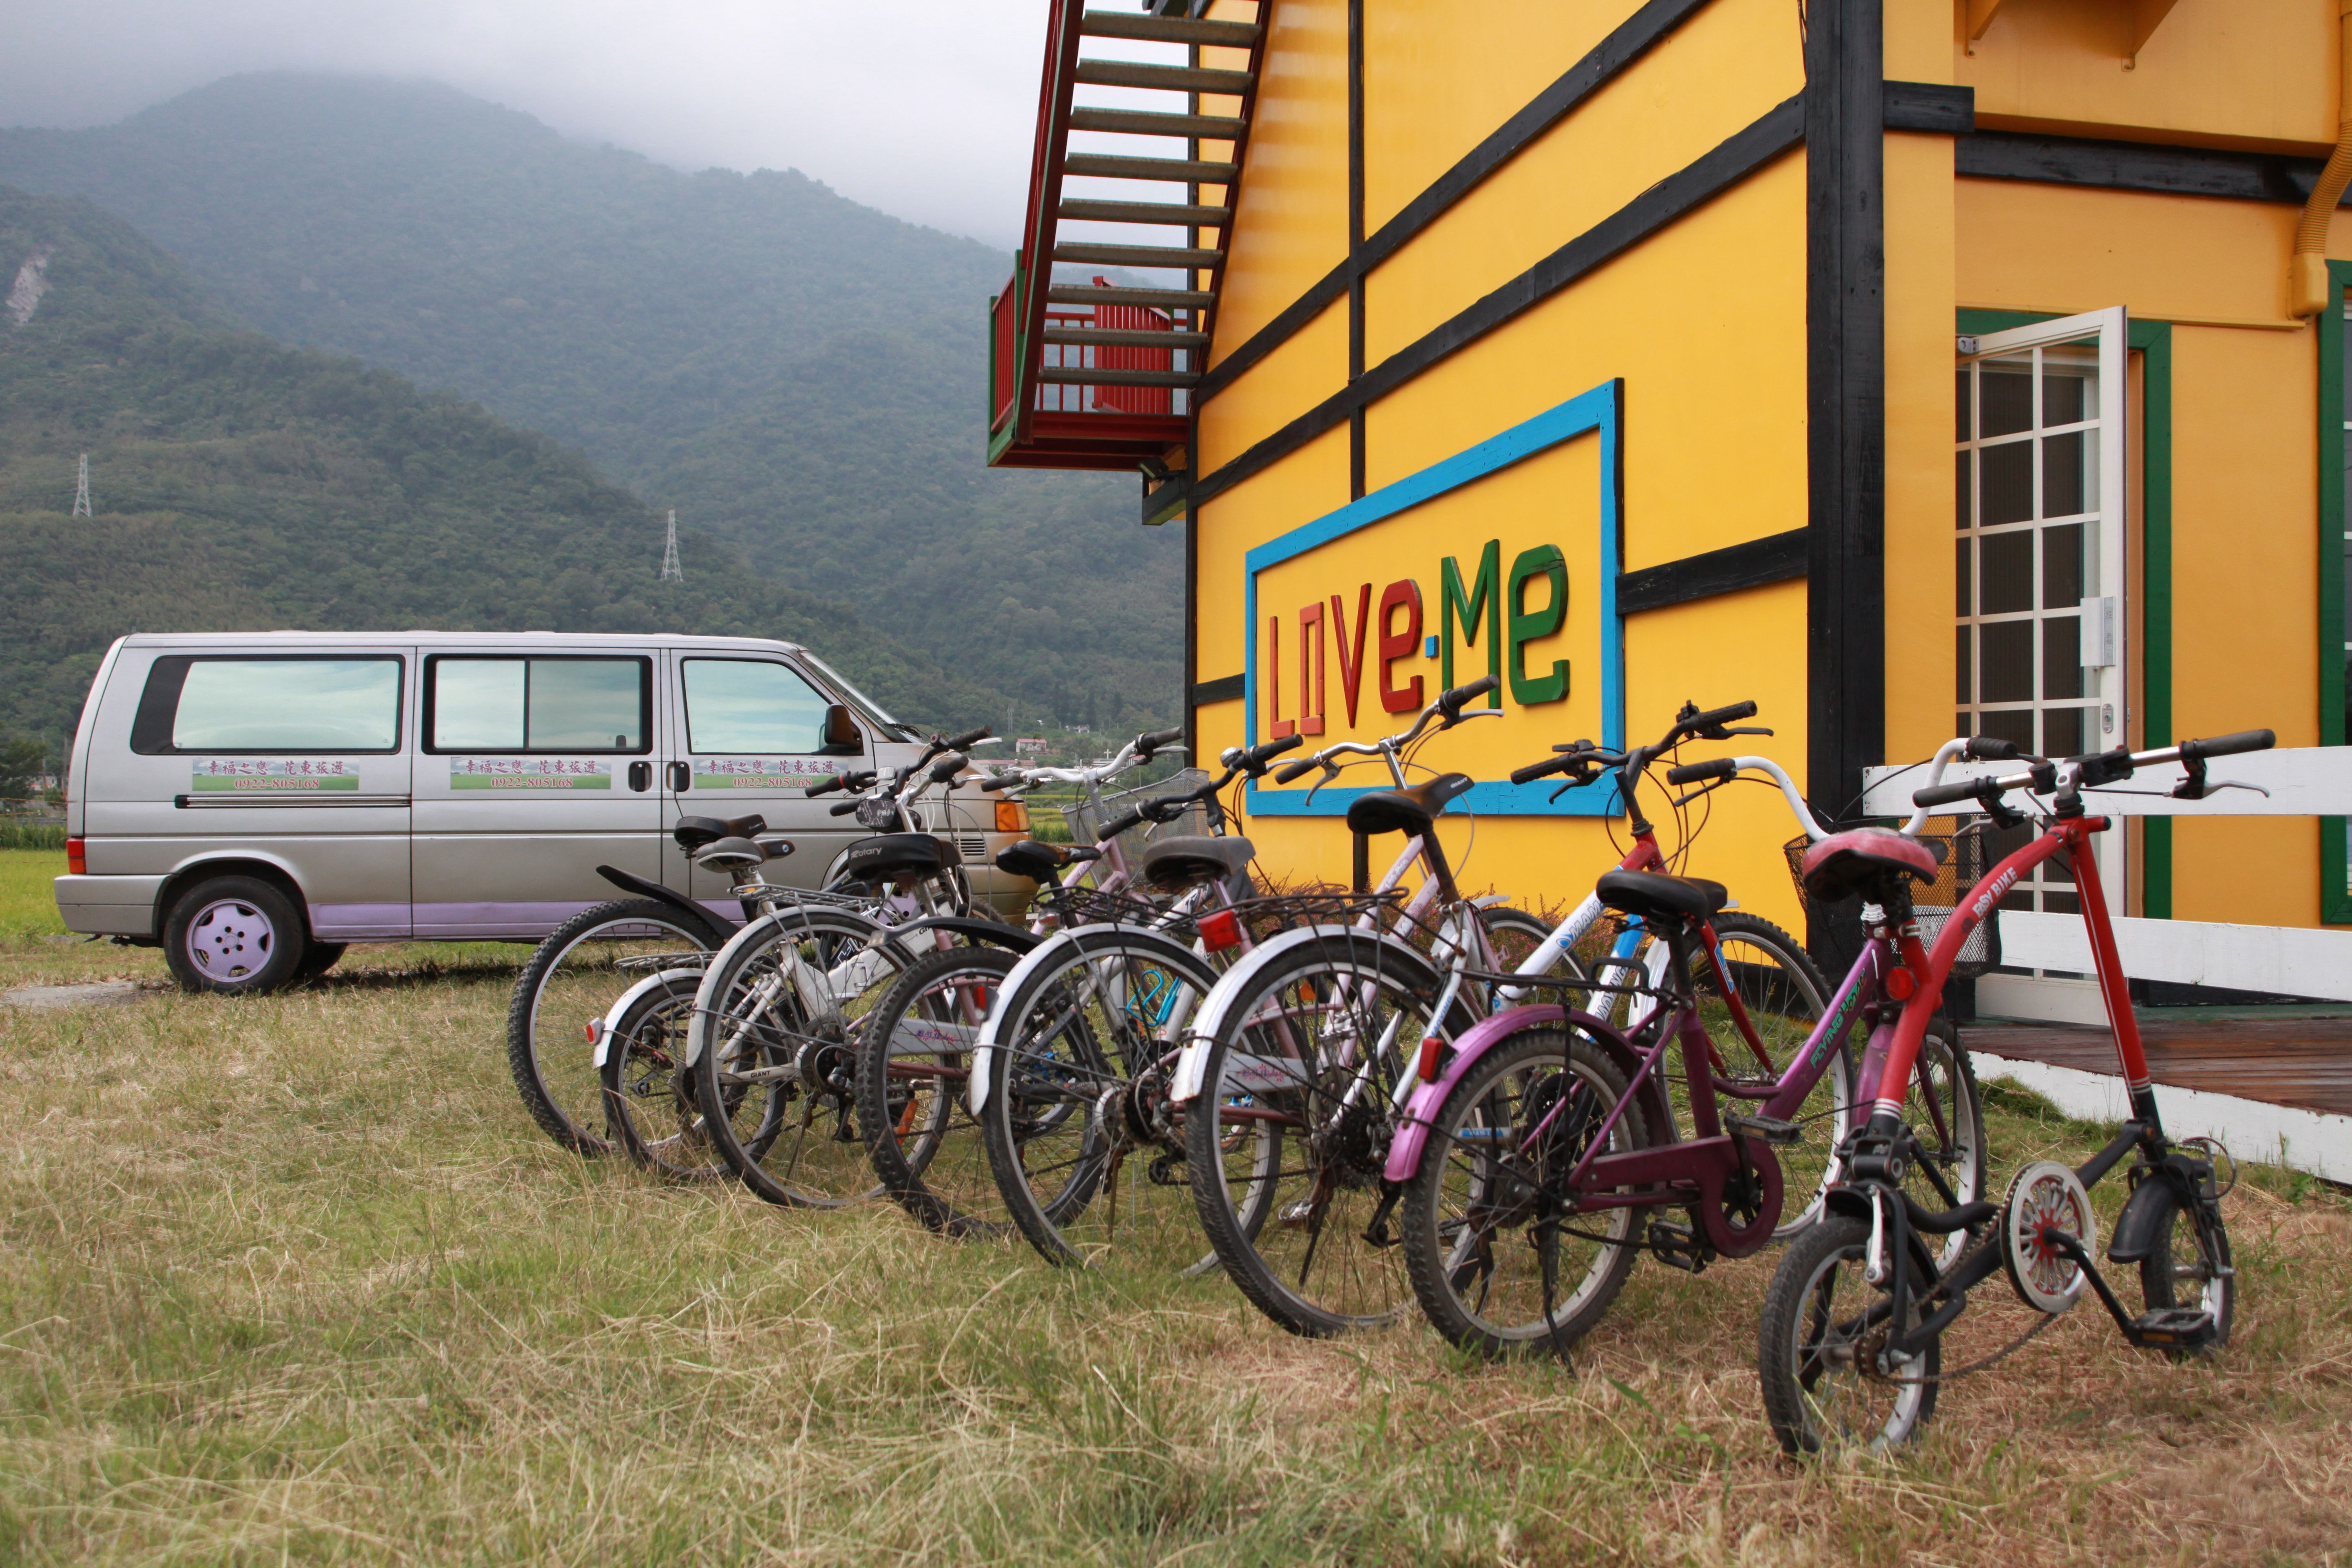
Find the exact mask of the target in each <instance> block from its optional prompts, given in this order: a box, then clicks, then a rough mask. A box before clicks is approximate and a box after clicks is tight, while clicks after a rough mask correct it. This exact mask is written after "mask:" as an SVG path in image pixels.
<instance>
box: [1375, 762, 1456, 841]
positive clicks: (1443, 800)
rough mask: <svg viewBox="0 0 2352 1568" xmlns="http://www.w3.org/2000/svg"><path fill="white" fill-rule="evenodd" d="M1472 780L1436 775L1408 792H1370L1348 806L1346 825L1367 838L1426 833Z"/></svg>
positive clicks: (1407, 790)
mask: <svg viewBox="0 0 2352 1568" xmlns="http://www.w3.org/2000/svg"><path fill="white" fill-rule="evenodd" d="M1474 782H1475V781H1474V780H1472V778H1471V777H1470V775H1469V774H1468V773H1440V774H1439V775H1438V776H1437V777H1435V778H1433V779H1432V780H1430V781H1429V782H1428V783H1427V784H1415V785H1413V786H1412V788H1411V789H1383V790H1374V791H1373V792H1372V793H1371V794H1370V795H1359V796H1357V797H1356V800H1355V803H1354V804H1353V805H1349V807H1348V826H1349V830H1350V831H1351V832H1356V833H1360V834H1363V835H1365V836H1366V837H1372V836H1374V835H1376V834H1381V833H1410V834H1413V835H1415V836H1416V837H1418V836H1419V835H1422V834H1424V833H1427V832H1428V831H1429V829H1430V826H1431V825H1432V824H1433V823H1434V822H1435V821H1436V820H1437V818H1438V816H1440V815H1441V814H1442V813H1443V812H1444V810H1445V807H1446V805H1447V804H1448V803H1450V802H1452V801H1453V800H1454V799H1455V798H1457V797H1458V796H1460V795H1465V794H1467V793H1468V792H1469V790H1470V788H1471V786H1472V784H1473V783H1474Z"/></svg>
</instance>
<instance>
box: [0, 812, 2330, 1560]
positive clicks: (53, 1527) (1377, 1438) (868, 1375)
mask: <svg viewBox="0 0 2352 1568" xmlns="http://www.w3.org/2000/svg"><path fill="white" fill-rule="evenodd" d="M59 860H60V857H58V856H55V855H52V854H15V853H11V854H6V855H0V931H5V932H6V933H8V934H6V935H5V936H0V990H5V989H7V988H9V987H13V986H16V985H21V984H28V983H44V984H57V983H62V982H68V981H80V980H89V979H96V978H100V977H127V978H131V979H135V980H137V981H139V982H140V983H141V984H142V987H143V989H142V993H141V994H140V996H139V999H138V1000H137V1001H136V1002H135V1003H134V1004H132V1005H121V1006H101V1007H89V1008H84V1009H79V1010H68V1011H61V1012H48V1013H24V1012H17V1011H13V1010H9V1009H6V1008H0V1079H5V1085H6V1093H5V1099H0V1258H5V1267H0V1562H5V1563H66V1562H89V1561H106V1562H110V1563H278V1562H289V1561H290V1562H301V1563H341V1562H356V1563H457V1562H465V1563H564V1564H584V1563H679V1562H686V1563H706V1562H707V1563H796V1562H810V1563H819V1562H824V1563H831V1562H842V1561H866V1562H877V1563H916V1562H921V1563H941V1562H964V1561H974V1562H992V1563H994V1562H1003V1563H1024V1564H1026V1563H1185V1564H1192V1565H1198V1564H1208V1563H1302V1562H1304V1563H1584V1562H1605V1563H1618V1562H1624V1563H1649V1562H1689V1563H1707V1564H1717V1563H1816V1562H1853V1563H1988V1564H2001V1565H2003V1568H2023V1565H2025V1564H2036V1565H2039V1564H2046V1563H2107V1562H2111V1561H2114V1560H2116V1559H2118V1558H2126V1557H2128V1558H2129V1559H2130V1560H2132V1561H2134V1562H2138V1563H2160V1564H2171V1563H2182V1564H2189V1563H2324V1562H2331V1561H2332V1562H2336V1563H2352V1546H2347V1543H2352V1205H2347V1203H2346V1202H2345V1201H2344V1200H2343V1199H2342V1198H2341V1197H2339V1196H2338V1195H2337V1194H2336V1193H2334V1192H2333V1191H2332V1190H2330V1189H2327V1188H2325V1187H2321V1186H2317V1185H2315V1184H2311V1183H2309V1182H2305V1181H2297V1180H2292V1179H2289V1178H2285V1177H2283V1176H2281V1175H2280V1174H2279V1173H2275V1172H2265V1171H2261V1170H2250V1172H2249V1174H2248V1179H2247V1181H2246V1182H2245V1183H2244V1184H2242V1185H2241V1187H2240V1188H2239V1190H2238V1192H2237V1193H2236V1194H2233V1195H2232V1196H2231V1198H2230V1199H2229V1200H2228V1204H2229V1215H2230V1220H2231V1234H2232V1237H2233V1240H2234V1241H2235V1244H2236V1247H2237V1253H2238V1264H2239V1268H2240V1269H2241V1288H2242V1289H2241V1297H2240V1305H2239V1315H2238V1334H2237V1338H2236V1341H2235V1342H2233V1344H2232V1345H2231V1348H2230V1349H2229V1350H2228V1352H2226V1353H2224V1354H2223V1355H2221V1357H2220V1358H2218V1359H2217V1360H2214V1361H2212V1362H2210V1363H2199V1364H2191V1365H2174V1364H2172V1363H2167V1362H2164V1361H2161V1360H2158V1359H2154V1358H2152V1357H2147V1356H2143V1355H2141V1354H2138V1353H2136V1352H2130V1351H2127V1350H2126V1349H2125V1348H2124V1347H2123V1346H2122V1344H2121V1343H2120V1342H2119V1341H2118V1340H2117V1338H2116V1335H2115V1334H2114V1333H2113V1331H2112V1330H2111V1329H2110V1328H2109V1327H2108V1326H2107V1325H2106V1324H2105V1321H2104V1320H2101V1319H2096V1318H2095V1317H2094V1316H2093V1311H2092V1310H2091V1309H2085V1310H2084V1311H2081V1312H2078V1313H2076V1314H2074V1315H2073V1316H2072V1317H2071V1318H2069V1319H2067V1320H2065V1321H2062V1322H2060V1323H2059V1324H2058V1325H2057V1326H2056V1327H2055V1328H2053V1330H2051V1331H2049V1332H2047V1333H2045V1334H2043V1335H2042V1337H2041V1338H2039V1339H2038V1340H2036V1341H2035V1342H2033V1343H2032V1344H2031V1345H2030V1346H2028V1347H2027V1348H2026V1349H2025V1350H2024V1351H2022V1352H2021V1353H2019V1354H2018V1355H2017V1356H2015V1357H2014V1358H2012V1359H2011V1360H2010V1361H2009V1362H2007V1363H2004V1364H2003V1365H2001V1366H2000V1368H1998V1369H1997V1370H1995V1371H1993V1372H1991V1373H1987V1374H1985V1375H1983V1376H1981V1377H1977V1378H1971V1379H1967V1380H1964V1381H1961V1382H1959V1383H1957V1384H1953V1385H1951V1386H1949V1387H1948V1388H1947V1389H1946V1390H1945V1391H1944V1400H1943V1405H1942V1410H1941V1412H1940V1414H1939V1415H1938V1417H1937V1422H1936V1423H1935V1425H1934V1426H1931V1427H1930V1428H1929V1435H1928V1436H1927V1440H1926V1441H1925V1442H1924V1443H1923V1444H1922V1445H1921V1446H1920V1447H1918V1448H1917V1449H1916V1451H1914V1452H1912V1453H1911V1454H1910V1455H1908V1456H1907V1457H1906V1458H1904V1459H1902V1460H1901V1461H1900V1462H1898V1463H1858V1464H1853V1465H1848V1466H1843V1467H1826V1468H1824V1467H1817V1466H1797V1465H1792V1464H1790V1463H1788V1462H1786V1461H1784V1460H1783V1459H1781V1458H1780V1456H1779V1454H1778V1451H1777V1449H1776V1448H1775V1447H1773V1445H1772V1442H1771V1438H1770V1436H1769V1432H1768V1431H1767V1429H1766V1427H1765V1426H1764V1425H1763V1423H1762V1421H1761V1419H1760V1416H1759V1407H1758V1400H1757V1394H1756V1388H1755V1378H1754V1373H1753V1355H1754V1350H1753V1347H1754V1340H1755V1312H1756V1309H1757V1305H1758V1301H1759V1298H1760V1296H1761V1293H1762V1290H1763V1287H1764V1284H1765V1281H1766V1279H1768V1278H1769V1271H1770V1268H1771V1258H1769V1256H1768V1257H1767V1258H1760V1259H1755V1260H1750V1261H1748V1262H1745V1263H1740V1264H1730V1265H1718V1266H1717V1268H1713V1269H1710V1270H1709V1271H1708V1272H1707V1273H1706V1275H1705V1276H1704V1277H1702V1278H1698V1279H1692V1278H1689V1277H1686V1276H1683V1275H1679V1274H1675V1273H1672V1272H1669V1271H1668V1270H1666V1269H1664V1268H1659V1267H1657V1266H1655V1265H1654V1264H1649V1263H1644V1264H1643V1265H1642V1266H1641V1267H1640V1268H1637V1269H1636V1270H1635V1273H1634V1275H1633V1283H1632V1284H1631V1285H1630V1286H1629V1287H1628V1289H1627V1292H1626V1294H1625V1296H1624V1297H1623V1298H1622V1299H1621V1300H1620V1303H1619V1305H1618V1308H1617V1310H1616V1312H1615V1314H1614V1315H1613V1317H1612V1318H1611V1319H1610V1320H1609V1321H1607V1322H1605V1323H1604V1324H1603V1325H1602V1326H1601V1329H1600V1330H1598V1331H1596V1332H1595V1333H1594V1335H1593V1336H1592V1337H1591V1339H1590V1340H1588V1341H1587V1342H1586V1343H1585V1345H1584V1346H1583V1347H1582V1348H1581V1350H1580V1354H1579V1356H1578V1358H1577V1362H1576V1365H1575V1367H1574V1369H1573V1370H1572V1371H1565V1372H1564V1371H1561V1370H1559V1369H1557V1368H1554V1367H1550V1366H1544V1365H1535V1366H1511V1367H1500V1368H1496V1367H1486V1366H1474V1365H1470V1364H1466V1363H1464V1362H1462V1361H1460V1360H1459V1359H1457V1358H1456V1357H1455V1356H1454V1355H1453V1354H1451V1353H1450V1352H1447V1351H1446V1350H1445V1349H1444V1347H1443V1346H1442V1345H1441V1343H1440V1342H1438V1341H1437V1340H1436V1339H1435V1338H1434V1336H1433V1335H1432V1334H1431V1333H1429V1332H1428V1331H1425V1330H1423V1328H1421V1327H1420V1326H1419V1325H1418V1324H1413V1325H1409V1326H1406V1327H1403V1328H1401V1329H1398V1330H1396V1331H1391V1332H1388V1333H1383V1334H1380V1335H1376V1336H1372V1337H1369V1338H1364V1339H1359V1340H1353V1341H1347V1342H1324V1343H1309V1342H1303V1341H1299V1340H1295V1339H1292V1338H1289V1337H1287V1336H1286V1335H1285V1334H1283V1333H1282V1332H1280V1331H1277V1330H1276V1329H1275V1328H1273V1327H1272V1326H1271V1325H1270V1324H1268V1323H1266V1322H1265V1321H1262V1320H1260V1319H1259V1318H1258V1317H1257V1316H1256V1315H1255V1312H1254V1311H1253V1310H1251V1309H1250V1308H1248V1307H1247V1306H1246V1304H1244V1302H1242V1301H1241V1300H1240V1299H1239V1297H1238V1296H1237V1295H1236V1294H1235V1293H1234V1291H1232V1290H1231V1289H1230V1288H1228V1287H1226V1286H1224V1285H1223V1283H1222V1282H1221V1281H1219V1280H1217V1279H1200V1280H1193V1281H1184V1280H1181V1279H1177V1278H1175V1277H1174V1273H1175V1271H1174V1268H1172V1266H1171V1265H1172V1264H1173V1263H1174V1262H1175V1261H1178V1260H1180V1259H1183V1258H1189V1257H1190V1256H1191V1255H1192V1254H1195V1253H1197V1251H1198V1250H1199V1247H1198V1244H1197V1233H1195V1237H1194V1238H1191V1239H1189V1240H1188V1238H1186V1237H1183V1236H1182V1235H1181V1233H1177V1234H1172V1235H1171V1236H1170V1237H1164V1238H1163V1239H1162V1243H1161V1245H1160V1246H1158V1247H1152V1246H1145V1247H1139V1248H1135V1249H1133V1255H1131V1256H1128V1257H1124V1258H1119V1259H1118V1260H1116V1261H1115V1262H1113V1263H1112V1264H1111V1265H1109V1266H1108V1267H1106V1268H1101V1269H1098V1270H1096V1271H1093V1272H1090V1273H1084V1274H1080V1273H1066V1272H1057V1271H1055V1270H1053V1269H1050V1268H1046V1267H1045V1266H1044V1265H1043V1264H1041V1263H1040V1262H1039V1261H1038V1260H1037V1259H1036V1258H1034V1255H1032V1254H1029V1253H1028V1252H1026V1250H1025V1249H1023V1248H1020V1247H1018V1246H1017V1245H1016V1246H1004V1247H1000V1246H995V1245H992V1244H977V1245H962V1246H958V1245H954V1244H950V1243H945V1242H941V1241H939V1240H936V1239H934V1238H932V1237H929V1236H928V1235H925V1234H923V1233H921V1232H919V1230H917V1229H916V1228H914V1227H913V1226H911V1225H910V1224H908V1222H906V1221H905V1220H904V1219H903V1218H902V1217H901V1216H900V1215H898V1213H897V1212H896V1211H895V1210H888V1209H879V1208H867V1209H859V1210H853V1211H849V1212H842V1213H834V1214H824V1215H814V1214H807V1213H786V1212H782V1211H778V1210H774V1209H769V1208H766V1207H763V1206H762V1205H760V1204H758V1203H757V1202H755V1201H750V1200H748V1199H746V1198H743V1197H740V1196H738V1195H735V1194H731V1193H728V1192H718V1191H712V1190H688V1189H684V1188H679V1187H667V1186H663V1185H660V1184H656V1183H655V1182H652V1181H649V1180H647V1179H645V1178H643V1177H641V1176H640V1175H638V1174H637V1173H635V1172H633V1171H631V1170H629V1169H628V1168H626V1167H625V1165H622V1164H618V1163H612V1162H604V1163H586V1162H583V1161H581V1160H579V1159H577V1158H575V1157H573V1156H572V1155H570V1154H567V1153H565V1152H562V1151H560V1150H558V1149H557V1148H555V1147H554V1146H553V1145H552V1144H551V1143H550V1142H548V1141H547V1140H546V1139H545V1138H543V1137H542V1136H541V1134H540V1133H538V1132H537V1131H535V1130H534V1129H533V1127H532V1126H531V1124H530V1121H528V1120H527V1119H526V1117H525V1116H524V1114H523V1112H522V1110H521V1109H520V1105H519V1103H518V1101H517V1100H516V1097H515V1094H514V1090H513V1089H512V1087H511V1085H510V1084H509V1080H508V1079H507V1073H506V1066H505V1061H504V1057H503V1053H502V1049H501V1038H502V1022H503V1016H504V1011H505V1006H506V1000H507V994H508V989H509V985H510V984H512V981H513V971H514V967H515V965H516V964H517V963H519V962H520V958H521V957H522V956H523V951H522V950H520V949H500V948H469V949H466V950H462V951H458V952H450V951H448V950H434V949H429V948H424V947H383V948H377V949H372V950H359V951H355V952H353V953H352V955H351V956H350V957H349V958H348V959H347V960H346V961H345V963H344V964H343V966H342V967H341V968H339V969H338V970H337V971H335V973H333V974H331V976H329V977H328V978H327V979H326V980H325V981H324V982H322V983H320V984H316V985H314V986H312V987H311V988H310V989H307V990H304V991H301V992H299V993H296V994H288V995H284V996H280V997H277V998H273V999H268V1000H264V1001H256V1002H241V1003H240V1002H224V1001H219V1000H214V999H206V998H189V997H183V996H180V995H178V994H175V993H173V992H170V991H168V990H166V989H164V988H163V965H162V963H160V962H159V961H158V960H157V959H156V957H155V955H154V954H152V952H133V951H126V950H121V949H115V948H111V947H108V946H102V945H99V946H72V945H64V944H59V943H55V942H45V941H42V940H40V936H39V934H38V933H39V931H41V929H42V925H43V922H42V917H41V910H40V908H39V906H38V900H43V899H46V897H47V888H46V882H45V879H46V878H47V876H49V875H53V874H55V872H56V871H57V870H58V868H59ZM1996 1099H1997V1104H1996V1108H1995V1109H1996V1114H1995V1117H1994V1121H1993V1133H1994V1146H1995V1148H1996V1150H1997V1151H1998V1152H1999V1156H2000V1168H2001V1169H2003V1170H2006V1169H2007V1168H2009V1167H2010V1166H2011V1165H2013V1164H2014V1163H2017V1162H2019V1161H2021V1160H2024V1159H2027V1158H2031V1157H2037V1156H2040V1155H2042V1154H2045V1153H2059V1154H2063V1155H2065V1156H2068V1157H2070V1158H2071V1157H2074V1156H2075V1155H2076V1154H2077V1152H2078V1151H2081V1150H2082V1149H2084V1147H2086V1146H2087V1144H2088V1143H2089V1142H2091V1141H2092V1140H2093V1136H2094V1135H2093V1133H2092V1132H2091V1131H2090V1130H2087V1129H2084V1128H2081V1127H2077V1126H2072V1125H2069V1124H2067V1123H2064V1122H2063V1121H2058V1120H2055V1119H2054V1118H2053V1117H2051V1116H2048V1115H2046V1114H2037V1109H2038V1108H2037V1107H2036V1106H2035V1105H2034V1103H2033V1102H2032V1101H2031V1100H2027V1099H2025V1098H2024V1097H2022V1096H2019V1095H2016V1094H2013V1093H2011V1094H2003V1095H2000V1096H1997V1097H1996ZM1979 1303H1980V1306H1979V1307H1978V1308H1972V1309H1971V1310H1970V1312H1969V1315H1968V1317H1966V1318H1964V1319H1963V1320H1962V1321H1961V1323H1960V1324H1959V1326H1958V1330H1957V1331H1956V1332H1955V1334H1954V1335H1953V1337H1952V1338H1951V1339H1950V1340H1948V1342H1947V1346H1948V1348H1947V1351H1946V1358H1947V1364H1953V1363H1956V1362H1957V1361H1958V1360H1962V1359H1967V1358H1969V1357H1972V1356H1974V1355H1976V1354H1979V1353H1982V1352H1985V1351H1988V1350H1990V1349H1993V1348H1996V1347H1997V1346H1999V1345H2000V1344H2001V1343H2004V1342H2007V1341H2008V1340H2009V1339H2010V1338H2011V1337H2013V1336H2014V1335H2015V1333H2016V1332H2017V1331H2019V1329H2020V1328H2021V1326H2022V1325H2023V1323H2024V1322H2025V1321H2026V1320H2025V1319H2024V1318H2023V1317H2022V1315H2021V1309H2019V1308H2018V1307H2016V1306H2015V1305H2014V1304H2013V1303H2012V1302H2011V1300H2009V1298H2008V1294H2007V1291H2006V1289H2004V1288H2002V1287H2000V1285H1999V1284H1998V1283H1997V1282H1996V1283H1995V1284H1994V1285H1992V1286H1989V1287H1988V1288H1987V1289H1985V1290H1984V1291H1982V1292H1981V1293H1980V1294H1979ZM2331 1554H2332V1555H2331Z"/></svg>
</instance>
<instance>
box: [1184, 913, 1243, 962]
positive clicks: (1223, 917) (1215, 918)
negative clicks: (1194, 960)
mask: <svg viewBox="0 0 2352 1568" xmlns="http://www.w3.org/2000/svg"><path fill="white" fill-rule="evenodd" d="M1195 929H1196V930H1198V931H1200V933H1201V943H1202V946H1204V947H1206V948H1207V949H1208V950H1209V951H1210V952H1224V951H1225V949H1227V948H1229V947H1239V946H1241V944H1242V917H1241V916H1240V915H1239V914H1237V913H1235V912H1234V910H1218V911H1217V912H1216V913H1215V914H1213V915H1203V916H1202V917H1201V921H1200V924H1199V925H1198V926H1197V927H1196V928H1195Z"/></svg>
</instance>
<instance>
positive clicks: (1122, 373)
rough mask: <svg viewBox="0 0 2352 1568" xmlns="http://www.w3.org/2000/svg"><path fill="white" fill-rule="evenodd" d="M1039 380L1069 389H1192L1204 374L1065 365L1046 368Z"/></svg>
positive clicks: (1042, 368)
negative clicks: (1075, 387)
mask: <svg viewBox="0 0 2352 1568" xmlns="http://www.w3.org/2000/svg"><path fill="white" fill-rule="evenodd" d="M1037 379H1038V380H1039V381H1045V382H1058V383H1060V384H1063V385H1065V386H1176V387H1184V386H1192V385H1193V384H1196V383H1198V382H1199V381H1200V379H1201V374H1200V373H1199V372H1198V371H1191V370H1093V369H1087V370H1080V369H1074V368H1070V367H1067V366H1063V365H1052V364H1049V365H1045V366H1042V367H1041V368H1040V369H1039V370H1038V372H1037Z"/></svg>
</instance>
